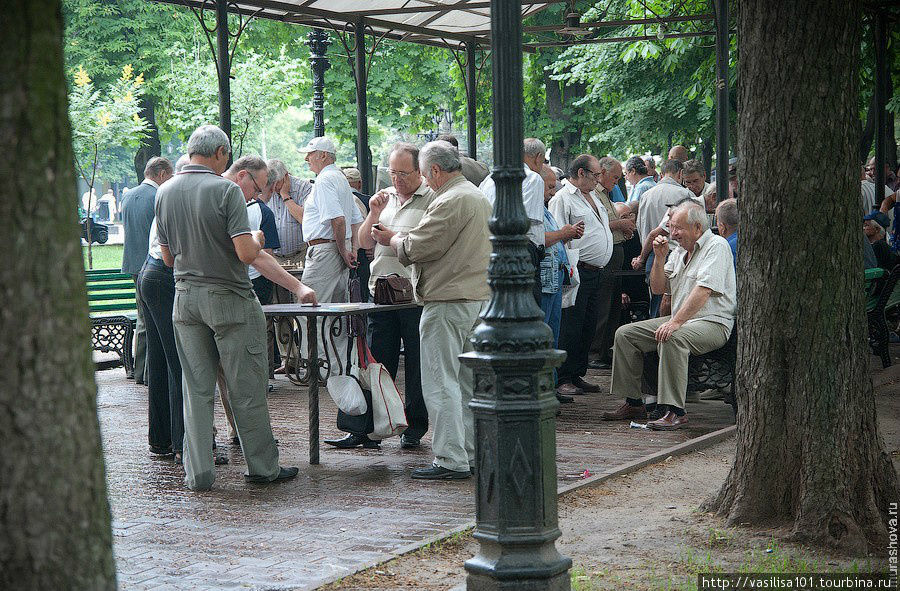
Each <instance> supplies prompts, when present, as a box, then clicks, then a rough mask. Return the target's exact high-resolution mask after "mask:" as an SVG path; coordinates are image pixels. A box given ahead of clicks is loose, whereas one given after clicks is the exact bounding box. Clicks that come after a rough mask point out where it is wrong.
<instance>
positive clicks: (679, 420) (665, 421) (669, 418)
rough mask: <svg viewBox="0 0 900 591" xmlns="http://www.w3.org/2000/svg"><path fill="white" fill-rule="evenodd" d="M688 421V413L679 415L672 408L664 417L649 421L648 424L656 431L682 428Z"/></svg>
mask: <svg viewBox="0 0 900 591" xmlns="http://www.w3.org/2000/svg"><path fill="white" fill-rule="evenodd" d="M687 422H688V418H687V415H681V416H680V417H679V416H678V415H676V414H675V413H674V412H672V411H671V410H670V411H669V412H667V413H666V414H665V416H664V417H663V418H661V419H657V420H655V421H650V422H649V423H647V426H648V427H650V428H651V429H652V430H654V431H674V430H675V429H681V428H682V427H683V426H684V425H686V424H687Z"/></svg>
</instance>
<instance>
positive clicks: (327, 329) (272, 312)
mask: <svg viewBox="0 0 900 591" xmlns="http://www.w3.org/2000/svg"><path fill="white" fill-rule="evenodd" d="M417 305H418V304H415V303H409V304H392V305H380V304H372V303H354V304H346V303H333V304H321V305H318V306H309V305H306V304H269V305H267V306H263V307H262V309H263V312H265V314H266V316H267V317H269V318H289V319H290V320H291V322H292V323H294V325H295V328H296V329H297V330H300V327H301V325H300V319H301V318H306V323H307V324H306V327H307V339H308V343H309V358H307V359H304V358H303V356H302V350H301V351H298V354H297V362H296V364H295V367H294V372H293V374H291V373H290V372H287V371H286V372H285V373H286V375H287V377H288V379H289V380H291V382H293V383H295V384H298V385H307V386H309V463H310V464H318V463H319V385H324V384H325V381H326V379H327V377H328V375H330V371H331V360H330V359H329V357H328V348H327V347H325V351H326V358H325V359H319V337H320V336H321V339H322V342H323V343H325V342H326V339H330V340H331V341H332V343H333V342H334V339H335V338H337V337H339V336H340V335H341V334H342V333H343V330H344V325H345V323H344V322H341V320H342V319H343V318H346V317H350V316H356V317H364V316H365V315H366V314H377V313H379V312H391V311H393V310H405V309H408V308H415V307H416V306H417ZM319 318H322V319H323V321H322V323H321V326H320V327H317V324H318V323H317V319H319ZM326 319H327V320H326ZM346 324H347V330H348V336H349V338H353V337H355V336H356V334H354V329H353V327H352V326H350V324H351V323H350V322H347V323H346ZM317 329H318V330H317ZM318 333H321V335H320V334H318ZM293 346H294V339H293V337H292V338H291V340H290V341H289V344H288V352H287V358H288V359H289V358H290V355H291V349H292V348H293ZM298 349H302V347H301V346H298ZM335 361H336V362H338V363H339V362H340V361H339V360H338V359H336V360H335ZM286 367H287V366H286ZM323 369H324V370H325V373H324V377H323V374H322V373H320V372H321V370H323ZM301 372H302V375H301Z"/></svg>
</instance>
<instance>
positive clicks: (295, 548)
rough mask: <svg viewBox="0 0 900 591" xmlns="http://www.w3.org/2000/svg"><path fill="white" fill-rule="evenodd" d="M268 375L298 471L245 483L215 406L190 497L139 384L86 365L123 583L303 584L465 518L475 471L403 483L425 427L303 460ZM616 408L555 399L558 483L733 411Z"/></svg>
mask: <svg viewBox="0 0 900 591" xmlns="http://www.w3.org/2000/svg"><path fill="white" fill-rule="evenodd" d="M400 375H402V371H401V372H400ZM588 378H589V379H590V380H592V381H594V382H596V383H598V384H600V385H601V387H602V388H603V391H604V392H606V391H608V386H609V373H608V372H593V371H592V372H591V374H590V375H589V376H588ZM274 383H275V385H276V390H275V391H274V392H272V393H270V394H269V409H270V414H271V416H272V423H273V428H274V431H275V437H276V438H277V439H278V440H279V450H280V454H281V464H282V465H284V466H299V467H300V475H299V476H298V477H297V478H295V479H294V480H290V481H287V482H283V483H278V484H270V485H265V486H259V485H253V484H248V483H245V481H244V478H243V474H244V471H245V470H246V464H245V463H244V460H243V457H242V455H241V451H240V448H239V447H238V446H234V445H230V444H229V443H228V442H227V440H226V434H227V427H226V424H225V417H224V414H223V412H222V409H221V405H220V404H218V403H217V409H216V425H217V426H218V428H219V435H218V443H219V446H220V447H222V448H223V449H225V450H226V451H227V454H228V456H229V458H230V463H229V464H228V465H225V466H219V467H217V473H216V482H215V485H214V487H213V489H212V490H211V491H209V492H205V493H196V492H192V491H189V490H188V489H187V488H185V486H184V484H183V477H184V472H183V470H182V469H181V466H176V465H174V464H173V463H172V460H171V459H168V460H161V459H157V458H155V457H152V456H151V455H150V454H149V452H148V450H147V390H146V388H145V387H144V386H140V385H136V384H135V383H134V382H133V381H132V380H127V379H126V378H125V373H124V371H123V370H122V369H121V368H119V369H114V370H109V371H103V372H98V373H97V385H98V407H99V415H100V422H101V425H102V430H103V439H104V448H105V457H106V469H107V479H108V483H109V497H110V503H111V505H112V512H113V534H114V544H115V546H114V549H115V555H116V564H117V570H118V578H119V586H120V588H122V589H140V590H149V589H170V590H182V589H183V590H188V589H191V590H193V589H273V590H274V589H312V588H315V587H316V586H318V585H320V584H322V583H323V582H326V581H329V580H332V579H334V578H335V577H336V576H339V575H344V574H349V573H352V572H354V571H356V570H358V569H359V568H362V567H365V566H368V565H370V564H372V563H373V562H375V561H378V560H382V559H386V558H389V557H391V556H392V555H395V554H396V553H398V552H399V551H403V550H404V549H408V548H409V547H410V546H411V545H414V544H417V543H421V542H422V541H424V540H427V539H428V538H431V537H433V536H435V535H437V534H440V533H442V532H446V531H449V530H452V529H454V528H457V527H459V526H462V525H464V524H466V523H468V522H470V521H472V520H473V519H474V517H475V513H474V504H473V491H474V484H475V482H474V479H469V480H465V481H450V482H444V481H442V482H429V481H420V480H412V479H410V478H409V473H410V471H411V470H412V469H414V468H418V467H422V466H426V465H428V464H429V463H430V461H431V451H430V434H429V435H426V437H425V438H423V440H422V442H423V445H422V447H421V448H419V449H415V450H401V449H400V443H399V438H393V439H389V440H387V441H385V442H384V443H383V444H382V448H381V449H380V450H361V449H357V450H350V451H345V450H337V449H333V448H329V447H328V446H326V445H324V444H323V446H322V452H321V464H320V465H318V466H310V465H309V464H308V462H307V458H308V455H307V454H308V439H307V429H306V425H307V394H306V389H305V388H301V387H297V386H294V385H292V384H291V383H290V382H288V381H287V380H286V379H284V378H283V377H280V378H278V379H276V380H275V382H274ZM400 387H401V391H402V385H401V386H400ZM321 394H322V396H321V413H322V417H321V434H322V437H323V439H324V438H330V437H332V436H340V435H342V434H341V433H340V432H339V431H337V429H336V428H335V427H334V424H335V413H336V410H335V407H334V404H333V403H332V401H331V398H330V397H329V396H328V394H327V393H326V392H324V391H322V393H321ZM619 404H621V401H620V400H617V399H614V398H613V397H611V396H610V395H609V394H589V395H587V396H581V397H578V398H576V402H575V403H574V404H567V405H563V406H562V407H561V408H562V414H561V416H560V417H558V419H557V460H558V462H557V470H558V475H559V483H560V485H561V486H562V485H567V484H571V483H573V482H576V481H577V480H578V479H579V478H581V476H582V475H583V474H584V471H585V470H587V471H589V473H590V475H595V474H603V473H605V472H611V471H614V470H615V469H616V467H618V466H621V465H622V464H625V463H628V462H631V461H633V460H636V459H638V458H640V457H643V456H645V455H648V454H651V453H653V452H657V451H659V450H662V449H665V448H668V447H671V446H673V445H676V444H678V443H682V442H684V441H687V440H688V439H690V438H693V437H697V436H699V435H703V434H705V433H709V432H711V431H714V430H717V429H720V428H722V427H725V426H727V425H729V424H731V422H732V420H731V409H730V407H728V406H726V405H724V404H723V403H722V402H719V401H704V402H699V403H693V404H691V403H689V405H688V409H687V410H688V413H689V417H690V420H691V423H690V428H689V429H685V430H682V431H676V432H670V433H660V432H649V431H643V430H636V429H629V428H628V424H627V423H601V421H600V420H599V417H600V413H601V412H603V411H607V410H612V409H614V408H616V407H617V406H618V405H619Z"/></svg>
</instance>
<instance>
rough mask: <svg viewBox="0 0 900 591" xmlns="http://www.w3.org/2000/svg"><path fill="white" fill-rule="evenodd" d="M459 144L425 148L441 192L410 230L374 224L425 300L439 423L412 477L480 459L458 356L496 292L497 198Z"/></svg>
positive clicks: (427, 355)
mask: <svg viewBox="0 0 900 591" xmlns="http://www.w3.org/2000/svg"><path fill="white" fill-rule="evenodd" d="M461 167H462V165H461V164H460V161H459V153H458V152H457V150H456V148H454V147H453V146H452V145H450V144H449V143H447V142H444V141H436V142H429V143H428V144H425V147H423V148H422V151H421V152H420V153H419V168H420V169H421V170H422V172H423V174H424V176H425V181H426V182H427V183H428V186H429V187H431V188H432V189H434V191H435V197H434V200H433V201H432V202H431V204H430V205H429V206H428V207H427V208H426V210H425V214H424V215H423V216H422V220H421V221H420V222H419V224H418V225H417V226H416V227H415V228H412V229H411V230H410V231H409V232H408V233H406V234H404V233H398V232H394V231H392V230H390V229H388V228H383V229H379V227H375V226H373V227H372V238H373V239H374V240H375V241H376V242H378V243H379V244H381V245H383V246H388V245H390V247H391V248H392V249H393V250H394V251H395V252H396V253H397V258H398V261H399V262H400V264H402V265H406V266H410V265H411V266H412V273H411V278H412V283H413V286H414V287H415V292H416V299H417V300H418V301H421V302H423V303H424V304H425V305H424V307H423V309H422V320H421V322H420V323H419V334H420V335H421V347H420V355H421V363H422V367H426V368H428V371H424V372H422V395H423V397H424V398H425V406H426V407H427V408H428V417H429V419H430V420H431V421H432V422H433V424H434V430H433V433H434V436H433V437H432V443H431V449H432V451H433V452H434V456H435V457H434V461H433V462H432V465H431V466H429V467H427V468H420V469H417V470H414V471H413V473H412V477H413V478H420V479H430V480H453V479H461V478H468V477H469V476H470V475H471V468H470V466H472V465H474V461H475V441H474V438H475V425H474V421H473V418H472V411H471V409H470V408H469V401H470V400H471V399H472V389H473V376H472V370H471V369H470V368H467V367H465V366H463V365H461V364H460V362H459V356H460V355H461V354H462V353H464V352H466V351H471V350H472V345H471V343H470V341H469V339H470V337H471V335H472V331H473V330H474V328H475V325H476V324H477V322H478V317H479V315H480V314H481V311H482V310H483V308H484V307H485V305H486V303H487V300H488V299H489V298H490V295H491V290H490V287H489V286H488V282H487V267H488V262H489V260H490V256H491V244H490V240H489V238H488V236H489V231H488V225H487V224H488V219H489V218H490V216H491V206H490V205H489V204H488V202H487V200H486V199H485V198H484V194H482V192H481V191H479V190H478V187H476V186H475V185H473V184H472V183H470V182H469V181H467V180H466V179H465V177H464V176H463V175H462V172H461Z"/></svg>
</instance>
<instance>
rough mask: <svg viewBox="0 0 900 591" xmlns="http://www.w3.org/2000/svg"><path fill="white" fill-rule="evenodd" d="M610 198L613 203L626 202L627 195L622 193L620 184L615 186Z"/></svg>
mask: <svg viewBox="0 0 900 591" xmlns="http://www.w3.org/2000/svg"><path fill="white" fill-rule="evenodd" d="M609 200H610V201H612V202H613V203H625V195H623V194H622V189H620V188H619V185H616V186H615V187H613V190H612V191H610V193H609Z"/></svg>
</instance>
